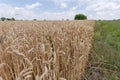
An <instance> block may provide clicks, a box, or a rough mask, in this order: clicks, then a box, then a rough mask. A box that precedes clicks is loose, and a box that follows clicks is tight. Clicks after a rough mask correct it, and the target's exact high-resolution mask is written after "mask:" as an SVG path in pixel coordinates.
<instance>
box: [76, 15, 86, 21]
mask: <svg viewBox="0 0 120 80" xmlns="http://www.w3.org/2000/svg"><path fill="white" fill-rule="evenodd" d="M85 19H87V16H85V15H84V14H76V15H75V18H74V20H85Z"/></svg>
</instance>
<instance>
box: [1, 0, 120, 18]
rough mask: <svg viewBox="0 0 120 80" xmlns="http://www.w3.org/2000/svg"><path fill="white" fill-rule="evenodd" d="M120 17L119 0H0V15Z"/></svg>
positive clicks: (22, 16)
mask: <svg viewBox="0 0 120 80" xmlns="http://www.w3.org/2000/svg"><path fill="white" fill-rule="evenodd" d="M78 13H83V14H85V15H87V16H88V19H120V0H0V17H2V16H4V17H14V18H16V19H41V20H43V19H49V20H61V19H71V20H72V19H74V15H75V14H78Z"/></svg>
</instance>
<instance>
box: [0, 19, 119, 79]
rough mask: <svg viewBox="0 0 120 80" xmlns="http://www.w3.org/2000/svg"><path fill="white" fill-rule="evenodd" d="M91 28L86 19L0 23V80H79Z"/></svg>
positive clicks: (85, 57) (89, 43)
mask: <svg viewBox="0 0 120 80" xmlns="http://www.w3.org/2000/svg"><path fill="white" fill-rule="evenodd" d="M94 25H95V21H87V20H86V21H5V22H0V80H81V76H82V75H83V72H84V68H85V66H86V62H87V61H88V57H89V53H90V49H91V44H92V37H93V34H94V27H93V26H94ZM115 34H117V33H115ZM98 36H99V33H98ZM115 46H116V45H115ZM116 54H117V53H116ZM100 58H101V56H100ZM116 64H117V63H116ZM115 66H116V65H115Z"/></svg>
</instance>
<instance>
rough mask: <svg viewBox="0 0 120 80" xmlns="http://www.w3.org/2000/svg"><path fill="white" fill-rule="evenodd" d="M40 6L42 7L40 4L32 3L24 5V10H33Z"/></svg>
mask: <svg viewBox="0 0 120 80" xmlns="http://www.w3.org/2000/svg"><path fill="white" fill-rule="evenodd" d="M41 5H42V4H41V3H39V2H36V3H33V4H32V5H26V6H25V8H27V9H34V8H36V7H39V6H41Z"/></svg>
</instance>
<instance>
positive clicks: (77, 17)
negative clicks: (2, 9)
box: [0, 14, 87, 21]
mask: <svg viewBox="0 0 120 80" xmlns="http://www.w3.org/2000/svg"><path fill="white" fill-rule="evenodd" d="M86 19H87V16H86V15H84V14H76V15H75V16H74V20H86ZM0 20H1V21H15V18H14V17H12V18H5V17H1V18H0ZM33 20H34V21H36V20H37V19H33Z"/></svg>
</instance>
